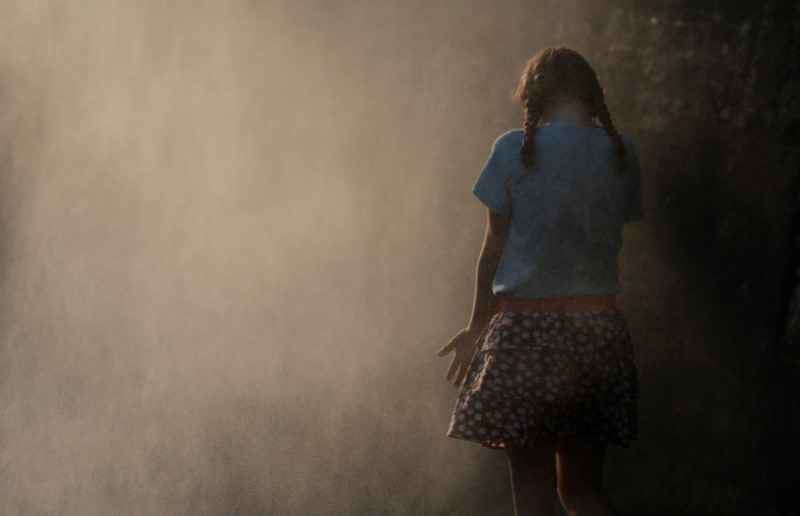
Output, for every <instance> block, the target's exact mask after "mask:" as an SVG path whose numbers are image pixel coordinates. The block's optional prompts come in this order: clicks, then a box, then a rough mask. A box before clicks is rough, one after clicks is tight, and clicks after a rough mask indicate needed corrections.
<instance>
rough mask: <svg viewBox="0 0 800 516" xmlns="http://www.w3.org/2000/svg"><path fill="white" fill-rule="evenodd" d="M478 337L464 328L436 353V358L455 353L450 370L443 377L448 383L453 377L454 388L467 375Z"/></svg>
mask: <svg viewBox="0 0 800 516" xmlns="http://www.w3.org/2000/svg"><path fill="white" fill-rule="evenodd" d="M478 337H480V334H477V333H475V332H470V331H469V329H466V328H465V329H463V330H461V331H460V332H458V333H457V334H456V335H455V336H454V337H453V338H452V339H450V342H448V343H447V344H445V345H444V346H442V348H441V349H440V350H439V351H438V352H437V353H436V354H437V355H438V356H440V357H443V356H445V355H447V354H448V353H450V352H451V351H455V356H453V361H452V362H450V369H448V370H447V374H446V375H445V377H444V379H445V380H446V381H448V382H449V381H450V380H451V379H452V378H453V377H455V380H454V381H453V385H455V386H456V387H460V386H461V384H462V383H463V381H464V377H465V376H466V375H467V367H468V366H469V363H470V361H471V360H472V356H473V355H474V354H475V351H476V350H477V349H478V345H477V343H476V341H477V340H478Z"/></svg>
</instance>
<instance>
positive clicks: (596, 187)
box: [472, 122, 643, 298]
mask: <svg viewBox="0 0 800 516" xmlns="http://www.w3.org/2000/svg"><path fill="white" fill-rule="evenodd" d="M622 141H623V142H624V144H625V146H626V148H627V151H628V153H627V161H628V169H627V170H625V171H624V172H620V171H618V170H617V168H616V161H615V159H614V157H613V152H614V149H613V141H612V140H611V138H609V137H608V134H606V132H605V131H604V130H603V129H602V128H599V127H598V128H592V127H582V126H575V125H567V124H562V123H557V122H549V123H547V124H545V125H542V126H540V127H538V128H537V130H536V152H535V154H536V157H535V163H534V165H533V167H531V168H530V169H526V168H525V166H524V165H523V164H522V160H521V159H520V146H521V145H522V131H521V130H519V129H517V130H513V131H509V132H507V133H505V134H503V135H501V136H500V137H499V138H497V140H496V141H495V142H494V145H493V146H492V151H491V154H490V155H489V159H488V160H487V162H486V165H485V166H484V167H483V171H482V172H481V175H480V177H479V178H478V180H477V182H476V183H475V186H474V187H473V189H472V191H473V193H474V194H475V196H477V197H478V199H480V201H481V202H482V203H483V204H485V205H486V207H488V208H489V209H490V210H491V211H493V212H495V213H499V214H501V215H510V216H511V221H510V227H509V234H508V240H507V242H506V246H505V249H504V251H503V256H502V258H501V259H500V264H499V266H498V268H497V273H496V274H495V278H494V285H493V292H494V293H495V294H497V295H501V294H502V295H510V296H513V297H520V298H549V297H566V296H575V295H607V294H615V293H617V292H619V267H618V265H617V255H618V254H619V250H620V247H621V246H622V225H623V224H624V223H625V222H630V221H634V220H638V219H641V218H642V216H643V211H642V189H641V172H640V170H639V161H638V159H637V157H636V149H635V148H634V146H633V144H632V143H631V141H630V139H628V137H627V136H625V135H622Z"/></svg>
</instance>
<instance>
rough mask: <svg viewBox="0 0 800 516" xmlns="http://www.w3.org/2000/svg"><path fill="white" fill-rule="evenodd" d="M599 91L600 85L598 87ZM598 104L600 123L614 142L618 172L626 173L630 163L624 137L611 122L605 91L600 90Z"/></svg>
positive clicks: (596, 106) (597, 98)
mask: <svg viewBox="0 0 800 516" xmlns="http://www.w3.org/2000/svg"><path fill="white" fill-rule="evenodd" d="M598 89H599V85H598ZM595 98H596V103H595V109H596V110H597V119H598V120H600V123H601V124H603V129H605V130H606V134H608V136H609V138H611V141H613V142H614V158H615V159H616V161H617V170H619V171H620V172H624V171H625V170H627V169H628V163H627V161H626V159H625V158H626V156H627V151H626V150H625V143H623V141H622V137H621V136H620V135H619V131H617V128H616V127H614V122H612V121H611V113H609V112H608V106H606V103H605V101H604V100H603V91H602V90H599V94H598V95H596V97H595Z"/></svg>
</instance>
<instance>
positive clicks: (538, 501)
mask: <svg viewBox="0 0 800 516" xmlns="http://www.w3.org/2000/svg"><path fill="white" fill-rule="evenodd" d="M555 452H556V445H555V443H553V444H543V445H540V446H536V447H533V448H509V450H508V466H509V470H510V473H511V490H512V492H513V495H514V514H515V515H516V516H552V514H553V504H554V503H555V500H556V461H555Z"/></svg>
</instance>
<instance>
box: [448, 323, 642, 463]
mask: <svg viewBox="0 0 800 516" xmlns="http://www.w3.org/2000/svg"><path fill="white" fill-rule="evenodd" d="M633 358H634V357H633V345H632V343H631V338H630V334H629V333H628V326H627V323H626V321H625V318H624V317H623V316H622V314H621V313H620V312H619V311H617V310H613V311H607V312H587V313H502V314H497V315H495V316H494V318H493V319H492V322H491V323H490V325H489V327H488V328H487V331H486V333H485V334H484V337H482V339H481V341H480V342H479V348H478V350H477V352H476V353H475V356H474V357H473V359H472V362H471V364H470V366H469V371H468V373H467V377H466V380H465V382H464V385H463V386H462V387H461V391H460V393H459V396H458V401H457V402H456V408H455V411H454V412H453V417H452V420H451V422H450V428H449V429H448V432H447V435H448V436H450V437H455V438H459V439H467V440H470V441H476V442H479V443H481V444H484V445H486V446H489V447H491V448H505V447H507V446H533V445H535V444H537V443H538V442H540V441H552V440H558V439H560V438H565V437H583V438H587V439H590V440H594V441H600V442H604V443H607V444H614V445H618V446H628V445H629V444H630V442H631V441H632V440H635V439H636V432H637V427H636V399H637V392H638V388H637V383H636V367H635V365H634V362H633Z"/></svg>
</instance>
